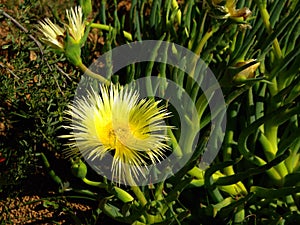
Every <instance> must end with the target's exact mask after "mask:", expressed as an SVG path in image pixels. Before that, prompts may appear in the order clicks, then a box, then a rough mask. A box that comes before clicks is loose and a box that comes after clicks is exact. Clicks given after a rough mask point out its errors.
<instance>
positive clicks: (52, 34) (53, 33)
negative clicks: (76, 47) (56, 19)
mask: <svg viewBox="0 0 300 225" xmlns="http://www.w3.org/2000/svg"><path fill="white" fill-rule="evenodd" d="M39 24H40V27H38V29H39V30H40V31H41V32H42V33H43V35H44V38H42V40H43V41H45V42H46V43H47V44H49V45H51V47H53V48H56V49H60V50H63V48H64V41H63V38H62V37H64V35H65V34H64V33H65V29H64V28H61V27H60V26H58V25H56V24H54V23H52V21H51V20H50V19H49V18H46V19H45V20H44V21H39Z"/></svg>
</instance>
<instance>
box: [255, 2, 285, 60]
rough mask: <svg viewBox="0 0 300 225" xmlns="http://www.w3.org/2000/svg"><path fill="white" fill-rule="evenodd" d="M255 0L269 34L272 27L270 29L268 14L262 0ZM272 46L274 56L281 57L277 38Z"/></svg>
mask: <svg viewBox="0 0 300 225" xmlns="http://www.w3.org/2000/svg"><path fill="white" fill-rule="evenodd" d="M255 1H256V4H257V5H258V8H259V11H260V14H261V17H262V19H263V22H264V25H265V27H266V29H267V32H268V33H269V34H271V33H272V32H273V29H272V26H271V23H270V15H269V13H268V10H267V8H266V5H265V4H264V3H263V2H262V0H255ZM273 47H274V50H275V54H276V57H277V58H278V59H281V58H282V52H281V49H280V45H279V42H278V39H277V38H275V39H274V42H273Z"/></svg>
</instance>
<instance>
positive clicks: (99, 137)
mask: <svg viewBox="0 0 300 225" xmlns="http://www.w3.org/2000/svg"><path fill="white" fill-rule="evenodd" d="M159 104H160V101H154V100H150V99H148V100H147V99H141V100H139V95H138V93H137V92H136V91H133V90H132V89H130V88H128V87H127V86H125V87H123V86H119V85H111V86H110V87H109V88H108V87H106V86H104V85H102V86H100V95H99V94H98V93H96V92H95V91H91V92H89V94H88V97H86V98H82V99H77V100H75V102H74V103H73V104H72V105H70V107H69V110H68V111H67V114H68V115H70V116H72V124H71V125H70V126H67V128H69V129H72V130H73V131H72V132H71V133H70V134H69V135H65V136H64V137H66V138H69V140H70V147H71V150H69V151H68V152H67V154H68V155H69V156H78V154H80V153H79V151H78V150H76V149H79V150H80V152H81V154H82V155H83V156H84V157H85V158H87V159H89V160H91V161H93V160H95V159H97V158H98V159H103V157H104V156H106V155H107V154H111V156H112V157H113V159H112V165H111V175H112V177H111V178H112V180H114V181H117V182H118V183H127V184H128V183H131V181H132V180H133V178H137V179H138V177H139V176H141V175H142V176H143V174H142V173H143V171H144V169H145V168H147V165H149V163H151V164H154V163H158V162H160V161H161V160H162V159H163V158H164V157H165V154H164V152H165V150H167V149H168V148H169V147H168V145H167V144H166V141H168V139H169V138H168V136H167V133H166V130H167V129H168V128H170V127H169V126H168V125H166V124H165V122H164V119H165V118H167V117H168V116H169V113H168V112H167V109H166V107H165V106H159ZM142 168H143V169H142Z"/></svg>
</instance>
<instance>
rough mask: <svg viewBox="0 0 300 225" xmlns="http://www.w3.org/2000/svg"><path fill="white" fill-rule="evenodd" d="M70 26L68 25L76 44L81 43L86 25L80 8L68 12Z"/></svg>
mask: <svg viewBox="0 0 300 225" xmlns="http://www.w3.org/2000/svg"><path fill="white" fill-rule="evenodd" d="M66 12H67V18H68V21H69V25H67V24H66V27H67V28H68V31H69V33H70V35H71V37H72V38H73V40H74V41H75V42H76V43H80V40H81V38H82V37H83V36H84V30H85V23H84V20H83V14H82V9H81V7H80V6H77V7H75V10H74V9H73V8H71V9H70V10H66Z"/></svg>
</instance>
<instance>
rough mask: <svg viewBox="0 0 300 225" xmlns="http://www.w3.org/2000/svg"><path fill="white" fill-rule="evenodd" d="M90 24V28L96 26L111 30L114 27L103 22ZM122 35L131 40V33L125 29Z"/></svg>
mask: <svg viewBox="0 0 300 225" xmlns="http://www.w3.org/2000/svg"><path fill="white" fill-rule="evenodd" d="M90 26H91V27H92V28H98V29H100V30H106V31H112V30H114V29H115V28H113V27H112V26H109V25H105V24H99V23H91V24H90ZM123 34H124V37H125V38H126V39H127V40H128V41H132V40H133V39H132V35H131V33H129V32H127V31H123Z"/></svg>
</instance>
